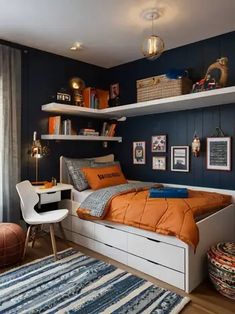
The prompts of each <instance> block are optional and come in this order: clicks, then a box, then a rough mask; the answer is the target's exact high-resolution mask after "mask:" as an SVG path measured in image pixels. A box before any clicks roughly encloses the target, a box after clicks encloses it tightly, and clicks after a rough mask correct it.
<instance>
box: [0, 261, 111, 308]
mask: <svg viewBox="0 0 235 314" xmlns="http://www.w3.org/2000/svg"><path fill="white" fill-rule="evenodd" d="M95 264H96V265H95ZM83 266H84V265H83ZM94 267H96V272H93V268H94ZM73 268H74V267H73ZM113 269H115V267H114V266H112V265H109V267H106V268H104V265H103V263H102V262H101V261H96V260H93V259H92V264H91V265H90V263H89V265H88V266H87V268H84V267H82V268H78V269H75V270H74V269H71V270H70V272H66V273H65V274H64V275H63V276H61V277H59V278H56V279H55V280H53V279H52V278H51V277H50V276H48V278H47V280H46V281H45V283H44V284H43V285H40V283H38V282H37V281H36V280H35V282H34V286H35V285H36V287H35V288H34V289H27V291H24V293H21V294H20V295H19V297H17V296H16V297H15V298H14V300H15V301H14V306H16V302H17V301H18V304H17V307H18V308H19V307H21V308H22V309H23V308H24V306H26V307H27V308H28V307H29V306H30V304H31V303H32V304H34V302H33V301H32V300H33V298H34V299H35V298H37V300H38V303H43V302H45V303H46V304H48V299H49V298H50V296H52V297H53V303H55V302H56V299H58V301H57V302H56V303H58V302H60V300H61V298H60V296H59V293H61V294H65V292H66V290H65V288H64V287H67V289H68V291H67V293H66V294H68V293H69V290H71V288H73V289H76V293H78V292H79V291H80V290H81V289H82V288H83V287H84V286H85V285H87V284H88V283H90V282H91V281H92V280H95V279H97V277H99V276H103V275H104V274H105V273H106V272H110V271H112V270H113ZM71 279H72V280H73V281H76V282H77V284H76V283H75V284H73V285H72V287H71V285H70V282H71ZM37 283H38V284H37ZM73 286H74V287H73ZM26 287H27V285H26ZM10 297H12V296H10ZM1 301H2V302H3V301H5V300H1ZM5 302H6V303H7V304H8V305H10V302H7V301H5ZM5 302H4V303H5ZM4 303H3V304H4ZM27 308H26V309H27ZM7 309H8V310H9V309H10V307H8V308H7Z"/></svg>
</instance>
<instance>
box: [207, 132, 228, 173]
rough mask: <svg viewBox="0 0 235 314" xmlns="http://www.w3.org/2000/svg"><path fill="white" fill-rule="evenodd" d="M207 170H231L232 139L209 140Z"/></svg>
mask: <svg viewBox="0 0 235 314" xmlns="http://www.w3.org/2000/svg"><path fill="white" fill-rule="evenodd" d="M206 168H207V169H209V170H227V171H230V170H231V137H208V138H207V145H206Z"/></svg>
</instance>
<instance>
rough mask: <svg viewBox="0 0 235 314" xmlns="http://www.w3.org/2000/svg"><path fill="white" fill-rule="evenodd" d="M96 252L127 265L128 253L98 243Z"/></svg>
mask: <svg viewBox="0 0 235 314" xmlns="http://www.w3.org/2000/svg"><path fill="white" fill-rule="evenodd" d="M95 250H96V252H98V253H100V254H103V255H105V256H108V257H110V258H112V259H114V260H116V261H118V262H120V263H123V264H127V253H126V252H123V251H121V250H118V249H116V248H114V247H112V246H109V245H107V244H104V243H100V242H96V244H95Z"/></svg>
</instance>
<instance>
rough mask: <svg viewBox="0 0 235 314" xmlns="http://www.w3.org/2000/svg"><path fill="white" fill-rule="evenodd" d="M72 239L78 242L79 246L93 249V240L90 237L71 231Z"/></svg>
mask: <svg viewBox="0 0 235 314" xmlns="http://www.w3.org/2000/svg"><path fill="white" fill-rule="evenodd" d="M72 241H73V242H74V243H77V244H80V245H81V246H84V247H86V248H88V249H91V250H93V251H95V241H94V240H92V239H90V238H87V237H84V236H82V235H80V234H77V233H75V232H72Z"/></svg>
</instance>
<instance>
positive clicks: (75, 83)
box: [69, 77, 85, 106]
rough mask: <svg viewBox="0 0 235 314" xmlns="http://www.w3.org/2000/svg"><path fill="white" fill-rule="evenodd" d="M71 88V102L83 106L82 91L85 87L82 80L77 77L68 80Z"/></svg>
mask: <svg viewBox="0 0 235 314" xmlns="http://www.w3.org/2000/svg"><path fill="white" fill-rule="evenodd" d="M69 86H70V88H71V90H72V102H73V105H75V106H83V96H82V91H83V89H84V88H85V83H84V81H83V80H82V79H81V78H79V77H73V78H71V79H70V81H69Z"/></svg>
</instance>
